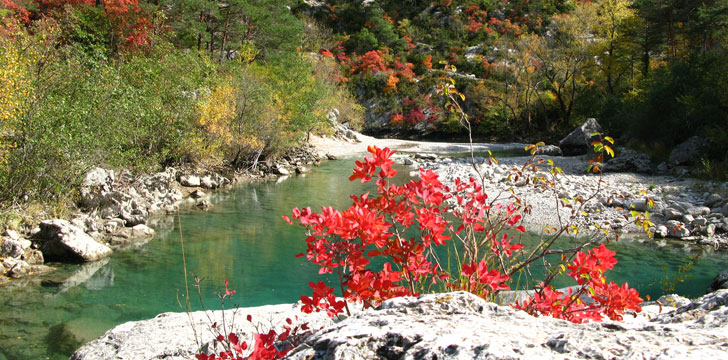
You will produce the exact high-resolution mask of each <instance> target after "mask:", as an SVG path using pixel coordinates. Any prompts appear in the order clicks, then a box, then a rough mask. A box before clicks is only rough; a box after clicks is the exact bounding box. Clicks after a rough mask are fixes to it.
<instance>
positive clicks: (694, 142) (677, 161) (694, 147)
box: [667, 136, 709, 166]
mask: <svg viewBox="0 0 728 360" xmlns="http://www.w3.org/2000/svg"><path fill="white" fill-rule="evenodd" d="M708 146H709V144H708V140H706V139H705V138H702V137H699V136H693V137H690V138H688V139H687V140H685V141H684V142H683V143H681V144H680V145H678V146H676V147H675V148H674V149H673V150H672V152H670V159H669V160H668V161H667V163H668V165H669V166H683V165H694V164H697V163H698V162H699V161H700V159H701V158H702V157H703V155H705V151H706V150H707V149H708Z"/></svg>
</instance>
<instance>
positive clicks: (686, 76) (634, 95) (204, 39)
mask: <svg viewBox="0 0 728 360" xmlns="http://www.w3.org/2000/svg"><path fill="white" fill-rule="evenodd" d="M0 23H1V24H0V121H1V123H0V126H1V129H0V202H1V203H2V204H3V207H7V206H10V205H12V204H16V203H19V202H27V201H33V200H34V199H42V200H43V201H47V200H48V199H53V200H61V202H63V201H64V199H66V200H72V198H73V194H72V193H69V189H72V188H73V186H74V184H76V183H77V182H78V179H79V176H80V174H82V173H83V172H84V171H85V170H87V169H88V168H90V167H92V166H97V165H101V166H109V167H116V168H128V169H133V170H136V171H147V170H149V169H153V168H158V167H161V166H164V165H169V164H182V163H194V164H203V165H206V166H210V165H220V164H227V165H233V166H236V167H245V166H249V165H250V164H252V163H254V162H255V161H256V160H260V159H264V158H266V157H268V156H273V155H275V154H276V153H279V152H280V151H281V150H282V149H285V148H287V147H289V146H292V145H294V144H296V143H298V141H301V140H302V139H305V137H306V136H307V134H309V133H310V132H311V131H326V128H327V127H328V122H327V120H326V115H327V114H328V112H329V111H330V110H331V109H333V108H337V109H338V110H339V112H340V113H341V116H339V119H340V120H343V121H349V120H351V121H352V122H353V123H356V122H358V121H360V120H361V118H362V113H363V110H362V109H365V110H366V114H365V116H364V124H365V129H366V130H368V131H370V132H373V133H385V134H388V135H394V136H432V137H438V138H461V137H462V135H463V131H464V130H463V129H464V128H463V127H462V126H461V125H460V118H459V116H457V115H456V114H454V113H453V112H451V111H447V109H445V107H446V106H445V105H446V103H445V101H444V100H443V99H442V97H440V96H438V95H437V94H436V91H435V88H436V86H437V84H438V83H440V82H441V81H443V80H444V79H445V78H452V79H453V80H454V81H455V84H456V86H457V88H458V90H459V91H460V92H462V93H463V94H464V100H462V103H461V105H462V107H463V109H464V110H465V112H466V113H467V114H468V115H469V119H470V121H471V122H472V123H473V128H474V132H475V134H474V135H475V137H476V138H477V139H482V140H491V139H497V140H536V139H539V140H553V139H557V138H559V137H561V136H563V135H564V134H565V132H566V131H568V130H569V129H571V128H572V127H573V126H574V125H577V124H579V123H580V122H582V121H583V120H584V119H586V118H587V117H595V118H597V119H598V120H599V121H600V122H601V123H602V125H603V126H605V128H606V129H607V131H608V132H609V133H610V134H611V135H614V136H622V135H624V139H626V140H628V141H627V142H623V144H624V143H629V144H630V145H632V146H634V147H642V148H643V149H649V150H650V151H651V153H652V155H657V156H658V157H659V156H665V154H666V153H668V151H669V149H670V148H672V147H673V146H675V145H676V144H678V143H680V142H681V141H683V140H685V139H686V138H688V137H689V136H691V135H700V136H705V137H707V138H708V139H709V140H711V141H712V143H711V153H710V154H709V156H708V157H707V158H706V159H705V161H706V162H707V164H708V167H710V166H712V167H713V168H719V167H720V166H721V163H722V162H723V163H724V162H725V161H726V159H725V157H726V155H727V154H726V150H728V146H727V145H726V143H728V125H727V124H728V54H727V53H726V45H727V44H726V42H727V41H728V1H726V0H708V1H676V0H637V1H629V0H599V1H564V0H530V1H500V0H480V1H473V0H462V1H458V0H441V1H432V2H430V1H418V0H406V1H389V0H387V1H358V0H354V1H338V0H328V1H275V0H251V1H246V0H227V1H220V2H211V1H198V0H151V1H149V0H0ZM355 100H356V102H355ZM357 103H358V104H357Z"/></svg>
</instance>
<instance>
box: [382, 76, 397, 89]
mask: <svg viewBox="0 0 728 360" xmlns="http://www.w3.org/2000/svg"><path fill="white" fill-rule="evenodd" d="M397 83H399V78H398V77H397V75H394V74H393V73H390V74H389V76H388V77H387V85H386V86H385V87H384V91H386V92H392V91H397Z"/></svg>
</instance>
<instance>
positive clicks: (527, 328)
mask: <svg viewBox="0 0 728 360" xmlns="http://www.w3.org/2000/svg"><path fill="white" fill-rule="evenodd" d="M661 302H664V303H663V304H661V305H658V304H657V303H656V302H652V303H645V304H643V308H644V311H643V312H642V313H640V314H637V315H635V316H634V317H633V316H630V315H627V316H626V317H625V321H624V322H614V321H606V322H603V323H589V324H582V325H578V324H572V323H570V322H567V321H563V320H557V319H553V318H550V317H533V316H530V315H528V314H526V313H525V312H522V311H519V310H515V309H513V308H511V307H508V306H499V305H497V304H494V303H488V302H485V301H484V300H482V299H480V298H478V297H476V296H475V295H472V294H469V293H465V292H455V293H445V294H433V295H425V296H421V297H404V298H396V299H392V300H388V301H386V302H384V303H383V304H382V305H381V306H379V307H378V308H376V309H369V310H366V311H361V312H357V313H355V314H354V315H353V316H352V317H350V318H348V319H345V320H343V321H340V322H334V321H332V320H330V319H328V318H326V317H325V315H323V314H320V313H319V314H312V315H305V316H302V318H301V321H306V322H309V325H310V326H311V328H312V329H314V330H315V329H319V328H320V330H318V331H316V332H315V333H313V334H312V335H311V336H309V337H308V338H307V339H306V340H304V342H303V343H302V344H300V345H299V346H298V347H297V348H295V349H293V350H292V351H291V352H290V353H289V354H288V358H290V359H559V360H561V359H586V358H591V359H621V358H639V359H689V358H690V359H697V358H702V359H718V358H722V357H724V356H725V354H726V351H727V349H726V344H728V290H719V291H717V292H714V293H711V294H708V295H705V296H703V297H702V298H700V299H697V300H695V301H694V302H689V303H687V301H686V300H685V299H682V298H679V297H677V298H676V299H673V300H670V299H664V300H663V299H661ZM686 303H687V304H686ZM671 305H674V306H680V305H682V306H680V307H679V308H675V307H672V306H671ZM299 307H300V304H299V305H294V306H291V305H275V306H265V307H258V308H249V309H238V310H237V311H238V315H237V316H238V319H239V320H238V321H237V322H236V332H237V333H238V334H239V336H240V337H241V338H242V339H246V340H248V341H250V339H251V335H252V333H251V331H252V328H251V327H250V325H249V324H248V323H247V322H245V321H244V320H243V319H244V317H245V315H246V314H251V313H252V314H253V318H254V319H261V320H263V319H265V321H266V322H268V323H270V324H274V325H275V326H278V327H279V326H280V324H282V323H283V321H284V319H285V318H286V317H289V318H293V317H294V316H295V315H297V314H296V312H297V311H298V310H299ZM232 311H233V310H228V312H227V313H226V316H227V318H228V319H230V316H232ZM660 311H662V313H660ZM221 315H222V314H221V312H215V313H214V314H213V321H219V319H220V318H221ZM298 315H301V314H298ZM190 319H191V320H190ZM190 319H188V317H187V315H186V314H184V313H166V314H161V315H159V316H157V317H156V318H154V319H151V320H146V321H139V322H130V323H126V324H122V325H119V326H117V327H116V328H114V329H112V330H109V331H108V332H107V333H106V334H105V335H104V336H103V337H101V338H99V339H97V340H94V341H92V342H90V343H88V344H86V345H84V346H83V347H82V348H80V349H79V350H78V351H76V353H75V354H74V355H73V356H72V357H71V359H72V360H89V359H112V358H113V359H140V360H141V359H158V358H165V359H182V358H190V357H192V355H193V354H194V351H195V349H197V348H200V347H204V344H206V343H207V342H209V339H211V335H210V336H207V338H206V339H208V340H207V341H202V342H200V344H199V345H197V343H196V342H195V336H194V333H193V331H192V326H191V325H190V324H191V323H192V324H195V326H197V328H198V329H200V328H204V324H205V323H206V322H208V321H209V320H206V318H204V315H202V314H201V313H199V312H198V313H192V314H191V318H190ZM241 320H242V321H241ZM238 326H240V327H238ZM322 327H323V328H322ZM203 331H205V330H203ZM150 339H153V341H150Z"/></svg>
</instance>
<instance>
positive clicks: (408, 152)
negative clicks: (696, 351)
mask: <svg viewBox="0 0 728 360" xmlns="http://www.w3.org/2000/svg"><path fill="white" fill-rule="evenodd" d="M311 144H312V145H313V146H315V147H316V148H317V149H319V150H320V151H325V152H327V153H330V154H333V155H338V156H353V155H360V156H363V155H364V154H365V153H366V149H367V146H369V145H374V146H378V147H389V148H391V149H394V150H398V151H400V153H399V154H395V156H394V159H395V161H397V162H399V163H401V164H405V165H409V166H410V167H411V168H412V169H413V173H412V175H413V176H416V175H417V172H416V169H418V168H424V169H432V170H435V171H437V172H438V173H439V174H440V180H441V181H442V182H443V183H444V184H446V185H450V186H453V185H454V181H455V179H456V178H461V179H467V178H469V177H471V176H472V177H475V178H481V176H482V180H483V182H484V186H485V188H486V192H487V193H488V195H489V196H490V199H491V201H493V205H495V204H502V205H507V204H509V203H511V202H514V201H519V202H522V205H523V208H524V209H527V211H526V213H525V214H524V219H523V221H524V224H525V225H526V226H527V228H528V229H529V230H530V231H533V232H536V233H542V232H552V228H554V227H555V228H559V229H561V228H563V227H565V226H567V225H572V224H573V225H576V226H578V227H579V231H581V234H582V235H583V234H589V233H591V234H593V235H596V236H599V235H600V234H603V232H604V231H605V230H606V231H608V232H609V233H612V234H619V235H623V234H627V235H629V234H637V233H639V232H644V231H645V230H647V231H649V232H650V233H651V234H654V237H655V238H657V239H660V238H673V239H679V240H681V241H684V242H686V243H691V244H696V245H701V246H704V247H705V248H706V249H721V248H722V249H727V248H728V184H725V183H716V182H708V181H702V180H698V179H693V178H687V177H675V176H672V175H667V174H662V175H649V174H640V173H634V172H624V171H618V169H617V171H610V170H613V169H614V167H615V166H614V165H612V168H610V164H609V163H608V164H607V167H606V171H605V172H604V173H603V174H598V175H595V174H589V173H587V171H586V170H587V167H588V166H589V165H590V163H589V160H590V156H589V155H582V156H549V155H538V156H536V157H531V156H515V157H502V158H499V159H498V162H497V163H494V162H490V161H488V159H487V158H484V157H482V156H476V158H475V163H476V165H473V162H472V161H471V159H470V158H469V157H467V156H466V157H455V158H453V157H449V156H448V155H447V153H460V154H462V153H469V152H470V146H469V145H468V144H459V143H446V142H421V141H408V140H396V139H376V138H372V137H369V136H366V135H362V134H358V133H353V132H352V133H351V134H350V136H349V138H348V139H343V140H342V139H341V138H339V139H336V138H322V137H314V138H313V139H312V140H311ZM524 147H525V144H516V143H512V144H486V143H476V144H473V152H475V153H476V154H478V153H481V155H482V153H484V152H487V151H492V152H502V151H509V150H519V149H520V150H522V149H523V148H524ZM633 157H634V156H633ZM528 163H531V164H533V165H535V166H531V167H524V164H528ZM614 163H615V162H612V163H611V164H614ZM551 164H553V165H551ZM554 167H558V168H559V169H561V170H562V173H560V174H558V176H553V175H552V173H551V171H550V170H551V169H552V168H554ZM534 180H536V181H534ZM544 181H545V182H548V183H550V184H551V185H546V183H545V182H544ZM633 211H637V212H640V213H642V214H645V213H646V214H647V216H648V218H647V219H646V220H649V221H651V222H652V225H649V226H647V227H646V229H645V228H644V227H641V226H637V225H636V224H635V220H636V219H635V214H634V213H633Z"/></svg>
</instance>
